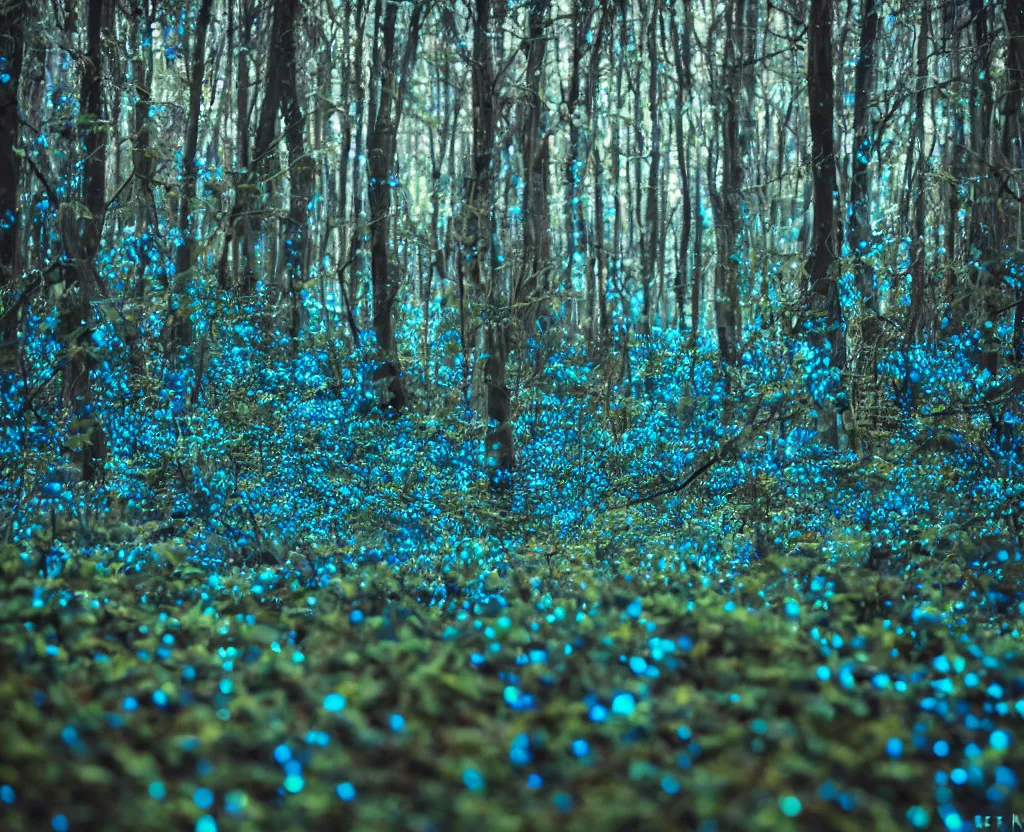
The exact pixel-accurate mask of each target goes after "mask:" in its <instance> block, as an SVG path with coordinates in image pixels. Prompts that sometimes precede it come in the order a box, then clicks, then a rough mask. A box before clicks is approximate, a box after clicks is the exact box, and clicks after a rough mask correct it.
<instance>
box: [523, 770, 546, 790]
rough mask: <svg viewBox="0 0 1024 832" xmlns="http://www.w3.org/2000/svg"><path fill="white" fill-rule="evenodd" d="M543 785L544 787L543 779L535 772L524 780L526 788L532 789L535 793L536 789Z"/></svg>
mask: <svg viewBox="0 0 1024 832" xmlns="http://www.w3.org/2000/svg"><path fill="white" fill-rule="evenodd" d="M543 785H544V778H543V777H541V776H540V775H539V774H537V773H536V772H534V773H533V774H531V775H530V776H529V777H527V778H526V787H527V788H528V789H533V790H534V791H536V790H537V789H539V788H540V787H541V786H543Z"/></svg>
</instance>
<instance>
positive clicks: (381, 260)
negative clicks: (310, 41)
mask: <svg viewBox="0 0 1024 832" xmlns="http://www.w3.org/2000/svg"><path fill="white" fill-rule="evenodd" d="M398 8H399V4H398V3H394V2H389V3H388V4H387V7H386V9H385V10H384V12H383V17H382V16H381V3H380V2H378V3H377V17H376V21H375V26H376V27H377V28H378V30H379V36H380V46H381V63H380V92H379V94H378V96H377V104H376V108H375V109H371V111H370V121H369V125H370V126H369V135H368V138H367V142H366V155H367V161H368V170H369V176H370V182H369V204H370V269H371V275H372V280H373V330H374V333H375V334H376V336H377V348H378V349H379V350H380V353H381V364H380V367H379V369H378V378H380V379H383V380H384V381H385V382H386V384H387V387H388V391H389V396H388V399H387V402H386V407H388V408H389V409H390V410H391V411H400V410H403V409H404V408H405V407H406V405H407V404H408V393H407V392H406V388H405V382H404V380H403V379H402V374H401V365H400V363H399V360H398V350H397V347H396V345H395V334H394V311H393V308H394V303H395V298H396V297H397V295H398V290H399V281H398V279H397V278H396V277H395V276H394V274H393V270H392V269H391V268H390V264H389V262H388V257H389V240H390V234H389V229H390V225H391V216H390V212H391V192H392V190H393V189H394V188H395V187H397V185H398V172H397V170H395V155H396V147H397V143H396V137H397V135H398V128H399V125H400V123H401V118H402V101H403V96H404V93H405V89H406V87H407V85H408V77H409V73H410V72H411V71H412V67H413V63H414V61H415V60H416V51H417V49H418V48H419V38H420V27H421V26H422V24H423V16H424V13H425V11H426V4H424V3H417V4H416V5H415V6H414V7H413V10H412V17H411V18H410V21H409V34H408V36H407V38H406V44H405V50H404V52H403V53H402V54H401V55H399V52H398V49H397V48H396V45H395V27H396V24H397V20H398Z"/></svg>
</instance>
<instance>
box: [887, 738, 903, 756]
mask: <svg viewBox="0 0 1024 832" xmlns="http://www.w3.org/2000/svg"><path fill="white" fill-rule="evenodd" d="M885 753H886V754H888V755H889V756H890V757H894V758H895V757H900V756H902V754H903V740H901V739H900V738H899V737H892V738H891V739H890V740H889V742H887V743H886V744H885Z"/></svg>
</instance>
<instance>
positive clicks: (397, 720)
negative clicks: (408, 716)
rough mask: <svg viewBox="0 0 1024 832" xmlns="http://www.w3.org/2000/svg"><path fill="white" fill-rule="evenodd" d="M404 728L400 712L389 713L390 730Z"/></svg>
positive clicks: (403, 718) (396, 730) (403, 720)
mask: <svg viewBox="0 0 1024 832" xmlns="http://www.w3.org/2000/svg"><path fill="white" fill-rule="evenodd" d="M403 728H405V717H404V716H402V715H401V714H391V730H392V731H395V732H398V731H401V730H402V729H403Z"/></svg>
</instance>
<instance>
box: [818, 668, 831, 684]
mask: <svg viewBox="0 0 1024 832" xmlns="http://www.w3.org/2000/svg"><path fill="white" fill-rule="evenodd" d="M831 676H832V671H831V670H829V669H828V668H827V667H825V665H819V666H818V678H819V679H821V681H823V682H827V681H828V680H829V679H830V678H831Z"/></svg>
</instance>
